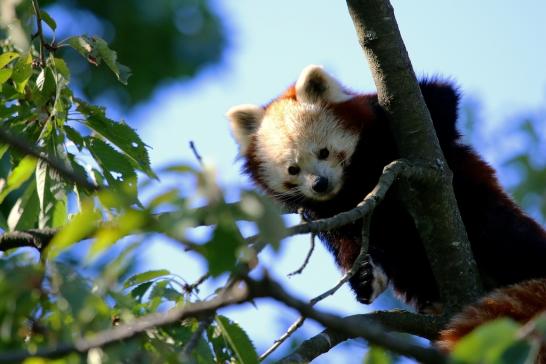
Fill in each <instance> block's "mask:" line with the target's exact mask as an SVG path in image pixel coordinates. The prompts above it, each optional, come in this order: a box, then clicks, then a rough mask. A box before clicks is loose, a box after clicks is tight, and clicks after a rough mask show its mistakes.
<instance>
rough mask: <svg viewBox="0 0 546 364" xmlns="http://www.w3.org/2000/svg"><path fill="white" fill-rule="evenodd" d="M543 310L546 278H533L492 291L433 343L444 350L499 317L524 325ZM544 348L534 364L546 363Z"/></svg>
mask: <svg viewBox="0 0 546 364" xmlns="http://www.w3.org/2000/svg"><path fill="white" fill-rule="evenodd" d="M544 311H546V279H534V280H530V281H526V282H522V283H519V284H515V285H511V286H508V287H504V288H501V289H497V290H495V291H493V292H492V293H491V294H489V295H487V296H485V297H484V298H482V299H481V300H479V301H478V302H477V303H475V304H473V305H470V306H468V307H466V308H465V309H464V310H463V311H462V312H461V313H459V314H457V315H456V316H455V317H454V318H453V319H452V320H451V322H450V323H449V324H448V325H447V328H446V329H444V330H443V331H441V332H440V339H439V340H438V342H437V343H436V344H437V345H438V346H439V347H440V348H442V349H443V350H446V351H451V350H453V348H454V346H455V344H456V343H457V342H458V341H459V340H460V339H461V338H462V337H463V336H466V335H467V334H469V333H470V332H471V331H472V330H474V329H475V328H476V327H478V326H480V325H482V324H484V323H486V322H488V321H492V320H495V319H497V318H500V317H510V318H511V319H513V320H515V321H517V322H520V323H522V324H525V323H526V322H528V321H529V320H531V319H532V318H533V317H535V316H536V315H538V314H540V313H541V312H544ZM545 353H546V347H544V346H543V347H542V348H541V357H540V359H539V360H538V361H537V363H540V364H545V363H546V359H545V358H546V356H545V355H544V354H545Z"/></svg>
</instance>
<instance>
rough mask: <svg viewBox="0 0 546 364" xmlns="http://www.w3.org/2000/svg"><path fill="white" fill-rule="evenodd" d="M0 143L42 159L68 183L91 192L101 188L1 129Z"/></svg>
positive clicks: (21, 139)
mask: <svg viewBox="0 0 546 364" xmlns="http://www.w3.org/2000/svg"><path fill="white" fill-rule="evenodd" d="M0 141H3V142H4V143H6V144H8V145H10V146H11V147H13V148H15V149H17V150H18V151H19V152H21V153H23V154H26V155H31V156H34V157H36V158H38V159H41V160H42V161H44V162H45V163H47V164H48V165H49V166H50V167H51V168H53V169H55V170H56V171H57V172H58V173H59V174H60V175H61V176H62V177H63V178H65V179H66V180H68V181H71V182H73V183H75V184H77V185H79V186H82V187H84V188H85V189H87V190H89V191H98V190H99V189H100V187H99V186H98V185H96V184H95V183H93V182H90V181H88V180H87V178H85V177H84V176H81V175H79V174H77V173H75V171H74V170H72V168H69V167H67V166H66V165H65V164H64V163H62V162H61V161H59V160H58V159H55V158H52V157H50V156H48V155H47V154H46V153H45V152H43V151H41V150H39V149H37V148H35V147H34V146H32V145H31V144H30V143H29V142H28V141H26V140H24V139H23V138H21V137H18V136H16V135H13V134H11V133H9V132H8V131H6V130H5V129H4V128H2V127H0Z"/></svg>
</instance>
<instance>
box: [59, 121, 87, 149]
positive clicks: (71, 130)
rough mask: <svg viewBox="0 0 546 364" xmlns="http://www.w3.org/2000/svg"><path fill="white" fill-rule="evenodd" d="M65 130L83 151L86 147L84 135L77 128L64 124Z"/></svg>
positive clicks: (69, 137)
mask: <svg viewBox="0 0 546 364" xmlns="http://www.w3.org/2000/svg"><path fill="white" fill-rule="evenodd" d="M63 130H64V132H65V133H66V136H67V137H68V139H69V140H70V141H71V142H72V143H74V145H76V147H77V148H78V150H79V151H81V150H82V149H83V147H84V141H83V136H82V135H81V134H80V133H79V132H78V131H77V130H76V129H74V128H72V127H70V126H68V125H63Z"/></svg>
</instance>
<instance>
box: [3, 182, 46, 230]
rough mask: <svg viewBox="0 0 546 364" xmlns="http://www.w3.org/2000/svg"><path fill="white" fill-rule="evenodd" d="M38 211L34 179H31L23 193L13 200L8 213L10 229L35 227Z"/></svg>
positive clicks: (38, 205)
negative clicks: (13, 202)
mask: <svg viewBox="0 0 546 364" xmlns="http://www.w3.org/2000/svg"><path fill="white" fill-rule="evenodd" d="M39 211H40V204H39V200H38V193H37V192H36V180H32V181H31V182H30V184H29V185H28V187H27V188H26V190H25V192H24V193H23V195H22V196H21V197H20V198H19V199H18V200H17V201H16V202H15V204H14V205H13V207H12V209H11V211H10V213H9V215H8V220H7V223H8V226H9V229H10V230H12V231H13V230H28V229H32V228H34V227H36V222H37V221H38V216H39Z"/></svg>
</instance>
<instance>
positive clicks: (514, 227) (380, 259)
mask: <svg viewBox="0 0 546 364" xmlns="http://www.w3.org/2000/svg"><path fill="white" fill-rule="evenodd" d="M420 86H421V91H422V93H423V96H424V99H425V102H426V104H427V107H428V108H429V111H430V114H431V117H432V120H433V123H434V127H435V130H436V133H437V135H438V138H439V141H440V145H441V147H442V150H443V152H444V154H445V156H446V160H447V162H448V164H449V167H450V168H451V169H452V170H453V187H454V190H455V195H456V198H457V202H458V205H459V209H460V212H461V216H462V219H463V222H464V224H465V227H466V229H467V232H468V236H469V239H470V242H471V245H472V250H473V253H474V255H475V258H476V261H477V263H478V268H479V271H480V274H481V277H482V278H483V280H484V282H485V286H486V288H487V289H495V288H498V287H503V286H507V285H510V284H514V283H518V282H522V281H525V280H529V279H534V278H543V277H546V264H545V261H546V232H545V231H544V230H543V228H542V227H541V226H540V225H539V224H537V223H536V222H535V221H533V220H532V219H530V218H529V217H528V216H526V215H525V214H524V213H523V212H522V211H521V210H520V209H519V208H518V207H517V206H516V205H515V204H514V203H513V202H512V201H511V200H510V198H509V197H508V196H507V195H506V194H505V193H504V191H503V190H502V188H501V187H500V185H499V183H498V181H497V179H496V176H495V172H494V171H493V169H492V168H491V167H490V166H488V165H487V163H485V162H484V161H483V160H482V159H481V158H480V156H479V155H478V154H476V153H475V152H474V151H473V150H472V149H471V148H470V147H469V146H467V145H464V144H463V143H462V141H461V140H460V138H459V137H460V135H459V133H458V131H457V129H456V119H457V104H458V94H457V91H456V90H455V89H454V88H453V87H452V86H451V85H449V84H445V83H441V82H430V81H424V82H421V83H420ZM353 95H354V94H353ZM280 99H290V100H294V101H296V102H297V98H296V91H295V88H294V86H292V87H290V88H289V89H288V90H287V91H286V92H284V93H283V95H282V96H281V97H280ZM270 106H271V104H269V105H266V108H268V107H270ZM324 106H325V107H326V108H328V109H330V110H332V111H333V112H334V114H335V115H336V116H337V117H338V118H339V120H340V121H341V122H342V126H343V127H344V128H346V129H347V130H352V131H354V132H355V133H356V132H357V133H359V135H360V139H359V143H358V145H357V147H356V150H355V151H354V154H353V156H352V157H351V158H350V161H348V162H347V163H346V164H345V165H344V181H343V186H342V188H341V190H340V191H339V192H338V193H337V194H336V195H335V196H334V197H333V198H332V199H330V200H326V201H316V200H311V199H308V198H304V197H303V196H294V197H293V198H292V197H284V196H283V199H282V201H280V202H282V203H283V204H284V205H285V206H286V207H287V208H288V209H290V210H292V211H296V210H298V209H299V208H303V211H304V214H305V215H306V216H307V217H308V218H311V219H317V218H325V217H330V216H333V215H335V214H337V213H339V212H342V211H347V210H349V209H351V208H353V207H355V206H356V205H357V204H358V203H359V202H360V201H362V199H363V198H364V196H365V195H366V194H367V193H368V192H370V191H371V189H372V188H373V187H374V186H375V184H376V183H377V181H378V178H379V176H380V175H381V173H382V170H383V167H384V166H385V165H387V164H388V163H389V162H391V161H393V160H395V159H397V158H400V155H399V153H398V151H397V149H396V144H395V142H394V140H393V138H392V135H391V133H390V130H389V120H388V118H387V116H386V115H385V113H384V112H383V110H382V108H381V107H380V105H378V102H377V95H354V97H352V98H351V99H350V100H348V101H345V102H340V103H331V104H327V103H325V104H324ZM308 122H309V125H310V126H311V125H312V122H313V120H309V121H308ZM256 143H257V140H256V138H255V137H252V138H251V140H250V144H249V146H248V149H247V150H246V152H245V155H244V156H243V159H244V168H245V172H246V173H247V174H249V175H250V176H251V178H252V179H253V180H254V181H255V182H256V183H257V184H258V185H259V186H260V187H262V188H263V189H264V190H265V192H267V193H269V194H270V195H271V196H273V197H276V194H275V191H272V190H271V189H270V188H269V186H268V181H266V180H265V179H264V177H263V176H262V175H261V174H260V165H262V164H264V163H268V161H266V160H260V158H259V157H260V156H259V155H257V153H256ZM339 157H341V156H339ZM361 226H362V223H361V221H357V222H355V223H353V224H350V225H347V226H344V227H342V228H339V229H335V230H331V231H328V232H324V233H321V234H319V236H320V238H321V240H323V241H324V242H325V243H326V246H327V247H328V248H329V249H330V250H331V252H332V253H333V255H334V257H335V258H336V262H337V263H338V265H340V266H341V267H342V268H343V269H345V270H347V269H350V268H351V266H352V264H353V262H354V260H355V258H356V256H357V255H358V252H359V247H360V239H361ZM369 254H370V257H371V258H372V259H373V261H374V264H376V265H377V266H379V267H381V268H382V269H383V271H384V272H385V274H386V275H387V276H388V277H389V279H390V280H391V282H392V284H393V286H394V288H395V290H396V291H397V292H399V293H401V294H402V296H403V297H405V299H406V301H407V302H409V303H413V304H415V306H416V307H417V308H418V310H421V311H423V310H425V309H427V307H430V306H431V305H433V304H434V303H437V302H440V297H439V292H438V289H437V286H436V281H435V279H434V276H433V274H432V271H431V268H430V264H429V261H428V258H427V256H426V254H425V251H424V248H423V245H422V242H421V239H420V235H419V233H418V231H417V229H416V228H415V224H414V222H413V219H412V218H411V216H410V215H409V214H408V213H407V211H406V209H405V208H404V206H403V204H402V203H401V202H400V200H399V198H398V196H397V192H396V186H394V188H393V189H392V191H389V192H388V193H387V196H386V198H385V200H384V201H383V202H382V203H381V204H380V205H379V206H378V207H377V209H376V210H375V211H374V214H373V218H372V220H371V228H370V245H369ZM363 269H364V268H363ZM360 273H362V272H359V274H357V275H355V276H354V277H353V278H352V279H351V282H350V283H351V286H352V288H353V290H354V291H355V293H356V295H357V298H358V299H359V300H360V301H361V302H369V300H368V299H369V297H370V293H371V291H370V286H371V283H370V282H371V281H370V280H369V279H368V280H364V281H362V278H360V277H363V276H366V277H371V275H370V274H368V275H366V274H360ZM364 273H366V272H364ZM440 303H441V302H440Z"/></svg>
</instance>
